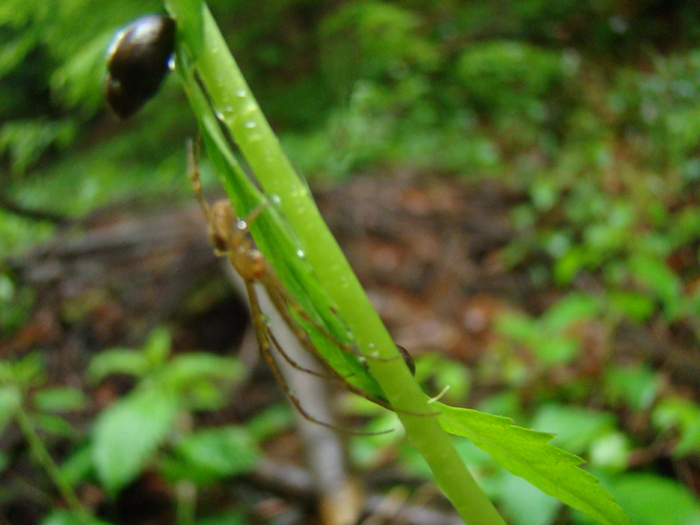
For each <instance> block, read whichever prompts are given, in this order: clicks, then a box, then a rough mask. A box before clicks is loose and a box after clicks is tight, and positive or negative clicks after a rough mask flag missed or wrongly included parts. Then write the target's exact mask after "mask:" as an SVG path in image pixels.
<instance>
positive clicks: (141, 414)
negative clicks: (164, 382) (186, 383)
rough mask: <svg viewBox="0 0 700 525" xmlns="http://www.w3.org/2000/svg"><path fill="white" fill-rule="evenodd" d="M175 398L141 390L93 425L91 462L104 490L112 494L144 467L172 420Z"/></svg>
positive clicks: (166, 394)
mask: <svg viewBox="0 0 700 525" xmlns="http://www.w3.org/2000/svg"><path fill="white" fill-rule="evenodd" d="M177 409H178V399H177V398H176V397H175V396H173V395H171V394H168V393H167V392H162V391H159V390H154V389H148V390H140V391H137V392H134V393H133V394H130V395H129V396H127V397H125V398H124V399H121V400H119V401H117V402H115V403H114V404H113V405H112V406H110V407H109V408H108V409H107V410H106V411H104V412H103V413H102V414H100V416H99V418H98V419H97V422H96V423H95V430H94V443H93V450H92V452H93V460H94V462H95V468H96V470H97V476H98V478H99V479H100V481H101V482H102V484H103V485H104V486H105V488H106V489H107V490H108V491H110V492H112V493H115V492H117V491H118V490H119V489H121V488H122V487H124V485H126V484H127V483H129V482H130V481H132V480H133V479H134V478H136V477H137V476H138V474H139V473H140V472H141V471H142V470H143V469H144V468H145V466H146V464H147V463H148V461H149V460H150V459H151V457H152V456H153V453H154V452H155V451H156V449H157V448H158V446H159V445H160V444H161V443H163V442H164V441H165V439H166V437H167V435H168V433H169V432H170V429H171V428H172V426H173V423H174V421H175V415H176V413H177Z"/></svg>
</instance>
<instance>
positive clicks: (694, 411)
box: [651, 397, 700, 456]
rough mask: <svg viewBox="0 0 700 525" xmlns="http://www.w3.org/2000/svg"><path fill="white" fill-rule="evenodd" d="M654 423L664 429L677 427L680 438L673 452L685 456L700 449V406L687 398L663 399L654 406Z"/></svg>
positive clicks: (652, 418)
mask: <svg viewBox="0 0 700 525" xmlns="http://www.w3.org/2000/svg"><path fill="white" fill-rule="evenodd" d="M651 421H652V424H653V425H654V426H655V427H657V428H660V429H662V430H666V431H669V430H674V429H677V431H678V433H679V437H680V439H679V440H678V442H677V443H676V444H675V446H674V447H673V453H674V454H675V455H678V456H683V455H685V454H689V453H691V452H697V451H698V450H700V407H699V406H698V405H697V404H695V403H693V402H692V401H689V400H687V399H682V398H678V397H671V398H666V399H663V400H662V401H661V402H659V404H658V405H657V406H656V407H655V408H654V412H653V413H652V415H651Z"/></svg>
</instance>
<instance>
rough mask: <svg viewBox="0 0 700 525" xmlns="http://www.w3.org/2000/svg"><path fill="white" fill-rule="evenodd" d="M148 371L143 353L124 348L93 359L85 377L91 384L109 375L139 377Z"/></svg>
mask: <svg viewBox="0 0 700 525" xmlns="http://www.w3.org/2000/svg"><path fill="white" fill-rule="evenodd" d="M149 369H150V363H149V361H148V358H147V357H146V356H145V355H144V354H143V352H141V351H139V350H130V349H126V348H113V349H111V350H105V351H104V352H102V353H101V354H98V355H96V356H95V357H93V358H92V360H91V361H90V365H89V366H88V369H87V371H86V373H85V375H86V376H87V378H88V379H89V380H90V381H91V382H93V383H97V382H99V381H102V380H103V379H104V378H105V377H107V376H108V375H110V374H127V375H131V376H136V377H141V376H143V375H145V374H146V373H147V372H148V370H149Z"/></svg>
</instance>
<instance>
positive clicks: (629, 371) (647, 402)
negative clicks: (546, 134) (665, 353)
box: [603, 365, 659, 410]
mask: <svg viewBox="0 0 700 525" xmlns="http://www.w3.org/2000/svg"><path fill="white" fill-rule="evenodd" d="M603 385H604V390H605V394H606V397H607V398H608V399H609V400H610V401H611V402H612V403H614V404H615V405H616V406H617V405H619V404H621V403H625V404H627V405H628V406H629V407H631V408H632V409H634V410H646V409H647V408H649V407H650V406H651V405H652V403H653V402H654V400H655V399H656V397H657V395H658V390H659V377H658V375H657V374H656V372H654V370H652V369H651V368H650V367H648V366H646V365H638V366H633V367H626V368H620V367H619V366H614V367H611V368H610V369H609V370H608V371H606V373H605V380H604V382H603Z"/></svg>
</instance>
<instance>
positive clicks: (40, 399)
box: [33, 388, 88, 412]
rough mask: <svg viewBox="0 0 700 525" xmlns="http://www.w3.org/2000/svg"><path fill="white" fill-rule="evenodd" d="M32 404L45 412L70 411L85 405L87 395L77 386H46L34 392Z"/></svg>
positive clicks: (82, 407)
mask: <svg viewBox="0 0 700 525" xmlns="http://www.w3.org/2000/svg"><path fill="white" fill-rule="evenodd" d="M33 401H34V406H35V407H36V408H37V409H39V410H42V411H45V412H70V411H73V410H82V409H84V408H85V407H86V406H87V402H88V399H87V396H86V395H85V394H84V393H83V392H82V391H81V390H78V389H77V388H47V389H44V390H40V391H39V392H37V393H36V394H34V399H33Z"/></svg>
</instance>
